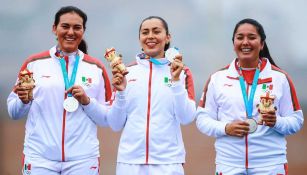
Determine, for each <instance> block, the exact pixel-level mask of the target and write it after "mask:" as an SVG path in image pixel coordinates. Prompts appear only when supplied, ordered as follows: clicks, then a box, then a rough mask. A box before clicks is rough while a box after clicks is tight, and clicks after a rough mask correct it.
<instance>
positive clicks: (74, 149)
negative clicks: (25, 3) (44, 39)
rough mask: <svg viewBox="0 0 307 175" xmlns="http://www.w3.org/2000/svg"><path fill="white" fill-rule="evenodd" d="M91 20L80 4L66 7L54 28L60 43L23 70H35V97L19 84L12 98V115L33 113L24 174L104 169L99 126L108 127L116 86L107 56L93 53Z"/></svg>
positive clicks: (29, 120) (31, 59)
mask: <svg viewBox="0 0 307 175" xmlns="http://www.w3.org/2000/svg"><path fill="white" fill-rule="evenodd" d="M86 21H87V16H86V14H85V13H84V12H83V11H81V10H80V9H79V8H77V7H73V6H66V7H62V8H61V9H60V10H59V11H58V12H57V13H56V15H55V20H54V24H53V27H52V29H53V33H54V34H55V36H56V39H57V44H56V45H55V46H54V47H52V48H51V49H49V50H47V51H44V52H41V53H38V54H35V55H32V56H30V57H29V58H28V59H27V60H26V61H25V62H24V64H23V65H22V67H21V69H20V72H21V73H23V72H24V71H25V72H26V73H27V72H28V73H29V75H33V78H34V80H35V87H34V89H33V96H29V95H28V90H29V89H27V88H26V87H25V86H22V85H21V84H19V83H17V84H16V85H15V86H14V89H13V91H12V92H11V93H10V95H9V97H8V100H7V104H8V112H9V114H10V116H11V118H12V119H14V120H17V119H20V118H22V117H24V116H28V118H27V123H26V132H25V140H24V150H23V153H24V159H23V169H22V172H23V174H32V175H36V174H48V175H60V174H93V175H94V174H99V166H100V163H99V157H100V153H99V141H98V139H97V127H96V125H99V126H108V123H107V117H106V116H107V113H108V111H109V110H107V107H106V106H105V104H106V102H107V101H109V100H110V97H111V86H110V81H109V79H108V76H107V72H106V69H105V67H104V65H103V64H102V63H101V61H99V60H98V59H96V58H93V57H91V56H89V55H87V46H86V43H85V41H84V40H83V35H84V32H85V28H86ZM85 93H86V94H87V95H86V94H85ZM97 106H103V107H102V108H98V107H97ZM97 109H99V110H101V111H102V112H100V113H99V114H100V115H96V114H97Z"/></svg>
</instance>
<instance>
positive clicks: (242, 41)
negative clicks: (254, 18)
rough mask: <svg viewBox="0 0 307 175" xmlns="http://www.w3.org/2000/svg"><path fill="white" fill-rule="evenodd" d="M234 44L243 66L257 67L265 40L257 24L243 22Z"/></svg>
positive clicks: (235, 36) (236, 33)
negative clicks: (262, 39) (262, 38)
mask: <svg viewBox="0 0 307 175" xmlns="http://www.w3.org/2000/svg"><path fill="white" fill-rule="evenodd" d="M233 44H234V50H235V52H236V54H237V57H238V59H239V63H240V65H241V66H242V67H246V68H253V67H257V65H258V60H259V53H260V51H261V50H262V49H263V45H264V42H263V41H261V37H260V35H259V33H258V31H257V29H256V27H255V26H253V25H252V24H248V23H244V24H241V25H240V26H239V27H238V29H237V31H236V32H235V35H234V43H233Z"/></svg>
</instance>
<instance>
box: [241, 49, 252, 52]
mask: <svg viewBox="0 0 307 175" xmlns="http://www.w3.org/2000/svg"><path fill="white" fill-rule="evenodd" d="M241 50H242V52H250V51H251V49H241Z"/></svg>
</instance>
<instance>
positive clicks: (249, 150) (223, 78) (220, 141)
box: [196, 58, 304, 168]
mask: <svg viewBox="0 0 307 175" xmlns="http://www.w3.org/2000/svg"><path fill="white" fill-rule="evenodd" d="M260 71H261V72H260V75H259V79H258V85H257V89H256V92H255V98H254V102H253V113H252V115H253V118H254V119H256V120H258V118H259V113H258V111H257V107H256V105H257V104H259V103H260V96H261V95H262V94H265V91H266V90H270V91H271V94H272V95H275V96H276V98H275V101H274V106H276V107H277V111H276V116H277V122H276V124H275V126H274V127H273V128H270V127H268V126H265V125H258V129H257V130H256V132H254V133H252V134H248V135H247V136H246V137H244V138H239V137H233V136H228V135H226V133H225V126H226V124H227V123H229V122H232V121H234V120H241V121H243V120H245V119H246V112H245V111H246V110H245V106H244V101H243V97H242V92H241V88H240V82H239V79H238V77H239V74H238V71H237V68H236V64H235V60H234V61H233V62H232V63H231V64H230V65H229V66H227V67H226V68H224V69H222V70H220V71H218V72H216V73H214V74H213V75H212V76H211V77H210V79H209V80H208V81H207V83H206V86H205V88H204V92H203V96H202V98H201V101H200V103H199V107H198V109H197V121H196V124H197V127H198V129H199V130H200V131H201V132H202V133H204V134H207V135H209V136H213V137H215V138H216V142H215V149H216V164H224V165H228V166H232V167H240V168H257V167H264V166H270V165H277V164H284V163H287V159H286V139H285V136H287V135H290V134H294V133H296V132H298V131H299V130H300V129H301V128H302V126H303V122H304V118H303V113H302V110H301V108H300V105H299V102H298V99H297V96H296V92H295V89H294V86H293V83H292V81H291V79H290V77H289V76H288V75H287V73H285V72H284V71H282V70H280V69H279V68H277V67H275V66H273V65H271V64H270V62H269V61H267V59H265V58H262V63H261V69H260ZM246 87H247V88H248V92H249V93H250V91H251V90H250V89H251V85H246ZM266 87H270V89H266ZM248 96H249V94H248Z"/></svg>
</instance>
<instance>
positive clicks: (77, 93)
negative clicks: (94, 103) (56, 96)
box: [66, 85, 90, 105]
mask: <svg viewBox="0 0 307 175" xmlns="http://www.w3.org/2000/svg"><path fill="white" fill-rule="evenodd" d="M66 93H71V94H72V96H73V97H74V98H75V99H77V100H78V101H79V103H81V104H82V105H88V104H89V103H90V98H89V97H88V96H87V95H86V93H85V91H84V89H83V88H82V87H81V86H80V85H74V86H72V87H71V88H69V89H68V90H67V91H66Z"/></svg>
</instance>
